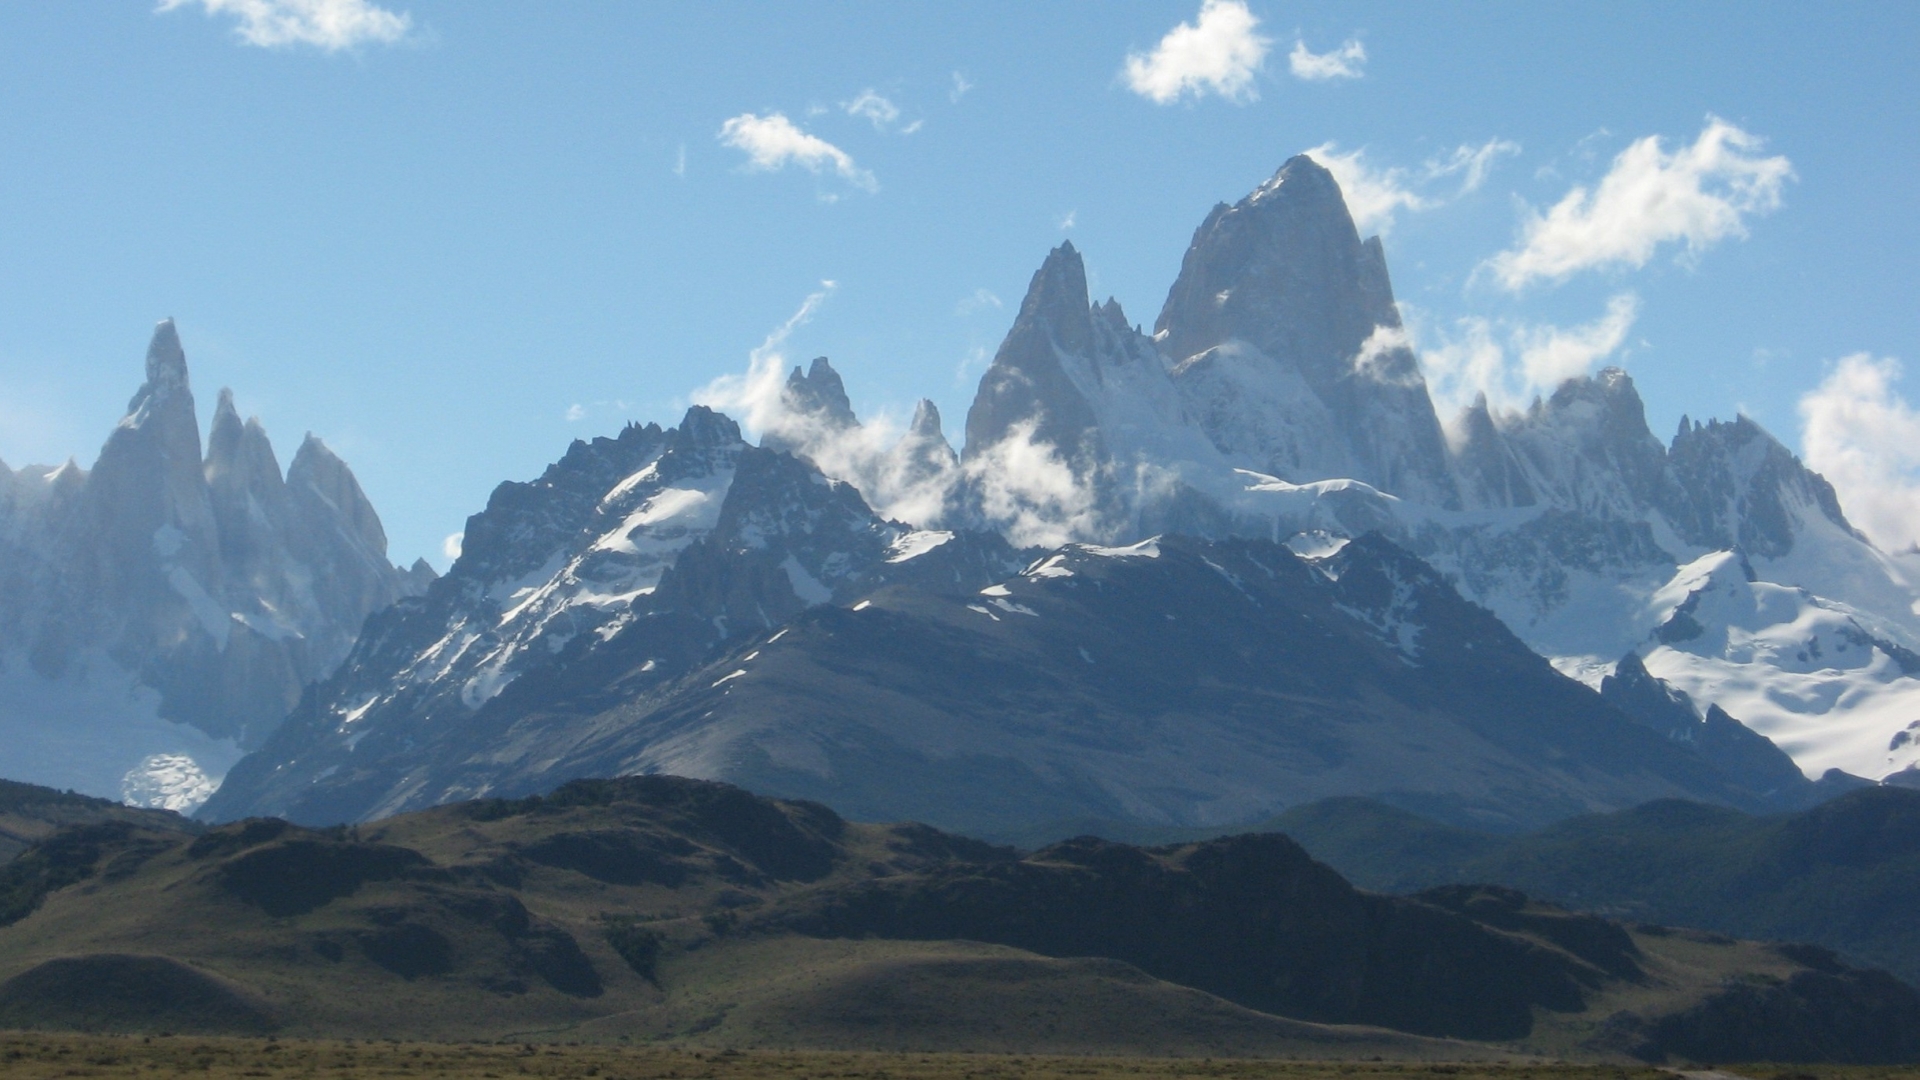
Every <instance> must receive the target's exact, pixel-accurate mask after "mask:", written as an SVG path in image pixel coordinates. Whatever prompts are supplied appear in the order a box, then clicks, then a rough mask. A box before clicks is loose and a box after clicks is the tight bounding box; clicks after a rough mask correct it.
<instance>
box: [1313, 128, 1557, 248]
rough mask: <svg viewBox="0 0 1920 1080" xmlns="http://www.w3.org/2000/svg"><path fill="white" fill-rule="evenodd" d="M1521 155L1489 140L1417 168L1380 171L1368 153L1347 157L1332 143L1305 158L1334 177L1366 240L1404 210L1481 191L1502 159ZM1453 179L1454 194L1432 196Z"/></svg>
mask: <svg viewBox="0 0 1920 1080" xmlns="http://www.w3.org/2000/svg"><path fill="white" fill-rule="evenodd" d="M1519 152H1520V146H1519V144H1517V143H1513V142H1509V141H1507V140H1505V139H1489V140H1487V141H1486V142H1484V143H1482V144H1480V145H1478V146H1475V145H1472V144H1467V143H1463V144H1462V145H1460V146H1457V147H1455V148H1454V149H1453V151H1452V152H1451V153H1449V154H1446V155H1444V156H1441V157H1435V158H1432V159H1430V160H1429V161H1427V162H1426V163H1425V164H1423V165H1422V166H1420V168H1418V169H1407V168H1401V167H1398V166H1386V167H1376V166H1374V165H1373V164H1371V163H1370V162H1369V161H1368V160H1367V157H1366V151H1365V150H1364V149H1359V150H1351V151H1344V152H1343V151H1341V150H1340V148H1339V147H1338V146H1337V145H1335V144H1334V143H1330V142H1326V143H1321V144H1320V145H1319V146H1316V147H1314V148H1313V149H1311V150H1308V151H1307V156H1309V157H1311V158H1313V160H1315V161H1317V162H1319V163H1320V164H1321V165H1323V166H1325V167H1326V169H1327V171H1328V172H1331V173H1332V174H1333V178H1334V180H1335V182H1337V183H1338V184H1339V185H1340V193H1341V195H1342V196H1344V197H1345V198H1346V201H1347V212H1348V213H1350V214H1352V215H1353V225H1354V228H1356V229H1358V230H1360V234H1361V235H1362V236H1364V235H1366V234H1368V233H1373V232H1378V233H1386V232H1387V231H1388V230H1390V229H1391V228H1392V227H1393V220H1394V215H1395V214H1396V213H1398V212H1399V211H1401V210H1407V211H1420V210H1431V209H1434V208H1435V207H1438V206H1443V205H1445V204H1446V203H1448V202H1450V201H1451V200H1453V199H1456V198H1459V197H1460V196H1462V195H1468V194H1471V193H1472V192H1474V191H1477V190H1479V188H1480V186H1481V185H1482V184H1483V183H1485V182H1486V178H1487V176H1488V174H1489V173H1491V172H1492V170H1493V167H1494V164H1495V163H1496V162H1498V161H1499V159H1500V158H1502V157H1505V156H1507V155H1510V154H1517V153H1519ZM1454 176H1458V177H1460V184H1459V186H1458V187H1457V188H1455V189H1454V191H1453V192H1452V193H1451V194H1447V193H1445V191H1444V189H1442V192H1441V193H1440V194H1428V192H1431V191H1433V190H1434V189H1435V187H1436V186H1438V185H1439V182H1440V181H1442V180H1446V179H1449V178H1451V177H1454Z"/></svg>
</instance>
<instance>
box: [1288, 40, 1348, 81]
mask: <svg viewBox="0 0 1920 1080" xmlns="http://www.w3.org/2000/svg"><path fill="white" fill-rule="evenodd" d="M1366 62H1367V49H1366V46H1364V45H1362V44H1360V43H1359V42H1358V41H1348V42H1347V43H1346V44H1344V45H1342V46H1340V47H1339V48H1337V49H1335V50H1333V51H1332V52H1328V53H1315V52H1310V51H1309V50H1308V49H1307V43H1306V42H1305V41H1300V40H1296V41H1294V43H1293V51H1292V52H1290V53H1288V54H1287V67H1288V69H1289V70H1291V71H1292V72H1293V77H1294V78H1296V79H1305V80H1306V81H1308V82H1324V81H1326V80H1328V79H1357V78H1359V77H1360V76H1362V75H1364V74H1366V73H1365V72H1363V71H1361V70H1360V65H1362V64H1364V63H1366Z"/></svg>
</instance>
